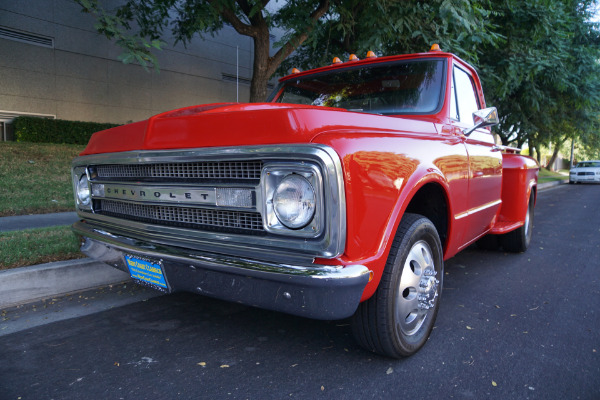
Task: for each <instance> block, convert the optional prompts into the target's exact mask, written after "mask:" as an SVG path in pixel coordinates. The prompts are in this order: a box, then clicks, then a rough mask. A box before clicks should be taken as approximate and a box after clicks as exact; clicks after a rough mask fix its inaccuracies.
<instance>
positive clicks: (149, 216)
mask: <svg viewBox="0 0 600 400" xmlns="http://www.w3.org/2000/svg"><path fill="white" fill-rule="evenodd" d="M98 202H99V205H100V207H99V209H98V210H97V213H98V214H103V215H109V216H113V217H119V218H122V219H128V220H133V221H143V222H150V223H154V224H159V225H166V226H183V227H191V228H198V229H201V228H204V229H206V228H213V229H217V230H222V229H223V228H225V229H232V230H244V231H253V232H256V233H259V232H260V233H262V232H264V229H263V224H262V217H261V215H260V213H256V212H243V211H222V210H213V209H206V208H191V207H172V206H161V205H149V204H134V203H124V202H120V201H113V200H99V201H98Z"/></svg>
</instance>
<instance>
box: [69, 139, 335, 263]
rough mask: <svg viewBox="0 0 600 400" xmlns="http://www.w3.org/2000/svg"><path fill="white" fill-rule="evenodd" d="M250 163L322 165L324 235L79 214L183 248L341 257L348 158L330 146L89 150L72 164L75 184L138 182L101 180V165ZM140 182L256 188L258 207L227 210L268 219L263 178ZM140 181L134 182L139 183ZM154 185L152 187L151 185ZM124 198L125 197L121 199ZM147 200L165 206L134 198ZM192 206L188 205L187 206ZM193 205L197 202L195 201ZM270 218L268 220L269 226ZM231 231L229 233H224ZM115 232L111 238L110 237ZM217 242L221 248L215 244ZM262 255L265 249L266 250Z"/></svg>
mask: <svg viewBox="0 0 600 400" xmlns="http://www.w3.org/2000/svg"><path fill="white" fill-rule="evenodd" d="M231 161H233V162H247V161H253V162H254V161H259V162H260V163H261V165H263V168H262V172H263V173H265V169H266V167H267V166H272V165H275V164H280V163H285V164H292V163H297V164H298V165H305V164H306V163H309V164H312V165H316V166H317V167H318V168H319V170H320V173H321V174H322V177H323V181H322V185H323V196H324V199H323V204H326V205H328V206H327V209H326V210H327V212H326V214H325V215H324V216H323V217H324V221H323V224H324V227H325V228H324V230H323V231H322V233H321V234H320V235H319V236H315V237H311V238H304V237H297V236H294V232H295V231H290V232H281V234H279V233H277V234H275V233H271V232H269V231H267V230H266V228H265V231H264V233H263V232H261V233H260V234H258V233H255V232H253V231H250V230H239V229H237V230H236V229H235V228H233V230H232V229H229V228H223V229H222V228H214V229H213V228H212V227H211V228H210V229H204V228H198V226H193V227H192V226H190V227H185V226H184V227H182V226H179V225H178V226H165V225H161V224H155V223H152V222H147V221H140V220H139V219H136V220H132V219H129V220H127V219H125V218H121V217H113V216H109V215H106V214H102V212H101V211H100V210H99V209H98V210H96V209H92V207H90V208H89V209H86V208H84V207H81V206H80V205H79V206H78V214H79V216H80V217H81V218H82V220H83V221H84V223H85V224H89V226H91V227H98V229H100V230H102V231H103V232H107V235H110V233H111V232H127V234H128V235H129V236H130V237H131V238H133V239H135V240H139V239H148V238H151V240H152V241H153V242H154V243H159V244H163V245H167V246H179V247H182V248H195V249H197V250H201V249H206V250H208V249H213V250H214V249H215V248H218V249H219V250H218V251H219V252H223V253H230V254H234V253H235V254H242V253H247V252H255V251H258V252H264V250H265V249H268V252H265V255H266V254H271V253H270V252H271V251H274V252H280V251H283V253H281V255H285V257H286V258H287V257H302V258H304V257H306V259H307V260H309V262H312V261H310V260H312V259H313V258H315V257H319V258H335V257H337V256H339V255H341V254H342V253H343V251H344V249H345V242H346V240H345V239H346V198H345V190H344V185H343V182H344V174H343V168H342V162H341V159H340V157H339V155H338V154H337V152H336V151H335V150H334V149H333V148H331V147H330V146H327V145H322V144H312V143H311V144H308V143H307V144H289V145H287V144H286V145H281V144H277V145H262V146H238V147H210V148H191V149H173V150H158V149H157V150H132V151H125V152H114V153H98V154H86V155H83V156H80V157H78V158H76V159H75V160H74V161H73V163H72V176H73V185H74V186H73V187H74V188H75V187H76V183H77V180H78V179H79V178H80V177H81V176H82V175H83V174H87V175H88V176H89V177H90V183H103V184H110V183H113V182H114V183H115V184H116V183H119V182H127V181H132V180H135V178H109V179H101V178H100V177H98V176H97V173H96V170H95V168H96V167H97V166H99V165H136V164H170V163H176V164H180V163H194V162H209V163H213V164H214V163H215V162H231ZM261 178H262V175H261ZM138 181H139V184H141V185H143V186H146V187H147V186H149V185H148V184H147V183H153V182H156V183H157V184H160V185H161V186H164V185H165V184H166V185H172V186H173V187H178V186H179V184H181V185H183V186H187V187H193V186H194V185H196V184H197V183H199V184H200V186H204V187H209V186H213V185H214V187H232V188H238V187H239V188H250V189H253V190H254V191H255V193H256V194H257V197H256V208H255V209H254V210H251V209H244V210H241V209H235V208H233V207H223V209H225V210H233V211H240V212H248V211H250V212H252V211H255V212H258V213H260V215H261V216H263V219H264V212H265V207H266V206H265V202H266V201H268V199H265V198H264V196H263V195H262V185H263V183H262V180H261V179H259V180H257V181H256V182H251V181H249V180H238V181H218V182H217V181H215V182H208V181H202V182H194V181H192V180H190V179H186V178H183V179H173V178H171V180H162V181H161V180H159V178H153V180H152V181H151V182H149V181H147V180H146V181H144V180H140V179H138ZM137 184H138V183H137V182H136V183H135V184H134V185H137ZM150 186H151V185H150ZM97 200H100V198H98V197H96V198H93V201H92V203H96V202H97ZM119 201H120V200H119ZM134 202H135V203H141V204H163V203H154V202H151V201H149V202H148V203H143V202H142V201H137V202H136V201H134ZM164 204H169V205H172V206H175V207H182V206H183V205H182V204H177V203H176V201H174V202H173V203H164ZM185 206H187V204H186V205H185ZM190 206H191V204H190ZM197 206H198V207H199V208H205V209H206V208H209V209H218V210H220V209H221V207H218V206H217V207H213V206H212V205H210V206H207V205H200V204H198V205H197ZM96 211H98V212H96ZM265 223H266V222H265V221H264V220H263V227H264V224H265ZM221 232H227V234H221ZM109 237H110V236H107V241H110V239H108V238H109ZM214 246H217V247H214ZM261 254H262V253H261Z"/></svg>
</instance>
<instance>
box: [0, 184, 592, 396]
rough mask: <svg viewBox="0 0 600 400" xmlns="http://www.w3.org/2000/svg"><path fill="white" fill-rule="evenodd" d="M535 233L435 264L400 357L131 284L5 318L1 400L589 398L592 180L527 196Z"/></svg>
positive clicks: (323, 325) (343, 332) (296, 322)
mask: <svg viewBox="0 0 600 400" xmlns="http://www.w3.org/2000/svg"><path fill="white" fill-rule="evenodd" d="M534 225H535V227H534V229H535V231H534V238H533V241H532V245H531V247H530V249H529V251H528V252H527V253H524V254H506V253H504V252H501V251H496V252H494V251H481V250H477V249H476V248H470V249H467V250H466V251H464V252H463V253H461V254H459V255H458V256H457V257H455V258H454V259H452V260H450V261H448V262H447V263H446V275H445V282H444V286H445V287H444V293H443V295H442V305H441V309H440V313H439V316H438V320H437V323H436V328H435V330H434V332H433V334H432V336H431V338H430V340H429V342H428V343H427V345H426V346H425V347H424V348H423V349H422V350H421V351H420V352H419V353H418V354H416V355H415V356H413V357H411V358H408V359H404V360H400V361H397V360H390V359H386V358H383V357H379V356H376V355H374V354H371V353H369V352H366V351H364V350H362V349H361V348H360V347H358V346H357V345H356V344H355V343H354V341H353V339H352V334H351V332H350V328H349V326H348V321H331V322H323V321H313V320H308V319H303V318H299V317H293V316H288V315H284V314H279V313H275V312H269V311H264V310H258V309H254V308H250V307H245V306H241V305H236V304H230V303H225V302H221V301H216V300H212V299H208V298H204V297H200V296H197V295H190V294H174V295H169V296H160V297H153V298H148V297H149V296H148V295H147V293H145V290H141V289H139V288H137V287H131V285H130V287H128V288H119V287H117V288H110V289H105V290H102V291H93V292H87V293H82V294H80V295H76V296H70V297H65V298H59V299H54V300H52V301H46V302H40V303H35V304H29V305H26V306H22V307H20V308H13V309H7V310H3V311H2V320H1V322H0V399H2V400H4V399H15V400H16V399H23V400H25V399H90V398H93V399H179V398H181V399H246V398H249V399H288V398H292V399H293V398H300V399H313V398H327V399H342V398H343V399H369V398H374V399H382V398H385V399H400V398H408V399H425V398H440V399H446V398H459V399H471V398H473V399H490V398H492V399H528V398H530V399H600V353H599V352H600V333H599V328H600V314H599V311H598V308H599V306H600V185H593V186H592V185H589V186H588V185H585V186H584V185H563V186H562V187H560V188H557V189H552V190H548V191H546V192H543V193H541V194H540V196H539V200H538V204H537V207H536V215H535V224H534ZM123 297H127V298H129V299H130V300H129V301H133V302H130V303H129V304H126V305H122V304H123ZM141 300H143V301H141ZM111 307H112V308H111ZM92 309H93V310H92ZM90 310H92V311H90ZM8 332H10V333H8Z"/></svg>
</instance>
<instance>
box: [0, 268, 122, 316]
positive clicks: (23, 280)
mask: <svg viewBox="0 0 600 400" xmlns="http://www.w3.org/2000/svg"><path fill="white" fill-rule="evenodd" d="M130 279H131V278H130V277H129V275H128V274H127V273H125V272H123V271H120V270H118V269H115V268H113V267H110V266H108V265H106V264H104V263H101V262H97V261H93V260H91V259H89V258H84V259H79V260H70V261H58V262H52V263H47V264H39V265H32V266H30V267H22V268H14V269H9V270H6V271H0V308H7V307H11V306H15V305H18V304H23V303H29V302H33V301H36V300H41V299H44V298H48V297H54V296H60V295H63V294H67V293H72V292H77V291H80V290H85V289H92V288H96V287H99V286H106V285H111V284H116V283H121V282H125V281H129V280H130Z"/></svg>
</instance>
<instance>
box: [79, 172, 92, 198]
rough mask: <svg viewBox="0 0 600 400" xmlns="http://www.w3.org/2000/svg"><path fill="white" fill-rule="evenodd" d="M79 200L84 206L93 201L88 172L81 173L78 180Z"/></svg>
mask: <svg viewBox="0 0 600 400" xmlns="http://www.w3.org/2000/svg"><path fill="white" fill-rule="evenodd" d="M77 201H78V203H79V204H80V205H83V206H89V205H90V202H91V201H92V195H91V192H90V185H89V180H88V177H87V174H83V175H81V176H80V177H79V180H78V181H77Z"/></svg>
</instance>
